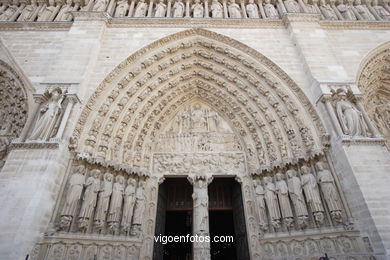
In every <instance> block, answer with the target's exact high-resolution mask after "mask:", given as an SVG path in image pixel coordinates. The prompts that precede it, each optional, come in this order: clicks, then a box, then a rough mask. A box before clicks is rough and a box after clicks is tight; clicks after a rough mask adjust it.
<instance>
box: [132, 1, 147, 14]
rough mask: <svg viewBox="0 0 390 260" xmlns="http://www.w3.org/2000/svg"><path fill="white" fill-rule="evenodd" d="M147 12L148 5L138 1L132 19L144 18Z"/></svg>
mask: <svg viewBox="0 0 390 260" xmlns="http://www.w3.org/2000/svg"><path fill="white" fill-rule="evenodd" d="M147 10H148V4H147V3H145V0H140V1H139V2H138V4H137V7H136V8H135V12H134V17H145V16H146V11H147Z"/></svg>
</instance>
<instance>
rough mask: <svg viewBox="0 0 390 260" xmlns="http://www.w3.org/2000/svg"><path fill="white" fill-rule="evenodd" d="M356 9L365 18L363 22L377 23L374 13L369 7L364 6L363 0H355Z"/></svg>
mask: <svg viewBox="0 0 390 260" xmlns="http://www.w3.org/2000/svg"><path fill="white" fill-rule="evenodd" d="M355 9H356V11H357V12H358V13H359V14H360V16H361V17H362V18H363V20H371V21H375V17H374V16H373V15H372V13H370V11H369V10H368V8H367V6H365V5H362V1H361V0H355Z"/></svg>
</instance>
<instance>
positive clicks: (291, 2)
mask: <svg viewBox="0 0 390 260" xmlns="http://www.w3.org/2000/svg"><path fill="white" fill-rule="evenodd" d="M284 6H285V7H286V10H287V12H288V13H299V12H301V8H300V6H299V4H298V3H297V1H295V0H286V1H284Z"/></svg>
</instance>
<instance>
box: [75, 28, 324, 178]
mask: <svg viewBox="0 0 390 260" xmlns="http://www.w3.org/2000/svg"><path fill="white" fill-rule="evenodd" d="M194 99H197V100H201V101H202V102H204V103H205V104H208V105H209V106H210V107H212V108H213V109H214V110H215V111H216V112H217V113H218V115H219V116H221V117H222V118H223V119H224V121H226V122H227V124H229V127H230V128H231V129H232V131H233V132H234V134H235V135H236V136H237V137H239V139H240V143H241V145H242V147H243V149H244V150H245V152H246V153H247V154H248V164H249V165H250V169H251V170H252V171H255V170H257V169H259V168H260V166H261V167H263V168H262V169H269V168H272V167H274V166H279V165H281V164H286V163H290V162H293V161H297V160H299V159H305V158H306V159H307V158H310V157H312V156H315V155H316V154H318V153H321V151H322V144H321V140H320V137H321V136H322V135H323V134H324V133H325V130H324V128H323V127H322V125H321V122H320V119H319V117H318V115H317V114H316V112H315V110H314V108H313V107H312V105H311V104H310V102H309V100H308V99H307V98H306V96H305V95H304V94H303V92H302V91H301V90H300V88H299V87H298V86H297V85H296V84H295V83H294V82H293V81H292V80H291V79H290V78H289V77H288V76H287V75H286V74H285V73H284V72H282V71H281V69H280V68H279V67H277V66H276V65H275V64H274V63H272V62H271V61H270V60H268V59H267V58H265V57H264V56H262V55H261V54H259V53H257V52H256V51H254V50H252V49H250V48H249V47H247V46H245V45H243V44H241V43H239V42H237V41H234V40H232V39H230V38H227V37H224V36H221V35H219V34H216V33H212V32H209V31H206V30H202V29H196V30H189V31H184V32H181V33H177V34H174V35H172V36H169V37H166V38H164V39H161V40H159V41H157V42H155V43H153V44H151V45H149V46H147V47H145V48H143V49H141V50H140V51H138V52H137V53H135V54H134V55H132V56H130V57H129V58H128V59H126V60H125V61H124V62H122V63H121V64H120V65H118V67H117V68H116V69H115V70H114V71H113V72H111V73H110V74H109V75H108V76H107V78H106V79H105V80H104V82H103V83H102V84H101V85H100V86H99V87H98V88H97V90H96V91H95V93H94V94H93V95H92V96H91V97H90V99H89V101H88V103H87V105H86V106H85V108H84V110H83V111H82V114H81V116H80V119H79V121H78V123H77V126H76V128H75V130H74V139H73V141H74V142H73V147H74V148H75V150H76V152H79V153H82V154H84V155H86V156H87V157H90V158H98V159H100V160H105V161H114V162H117V163H119V164H127V165H134V166H140V167H142V168H144V169H148V168H149V161H150V159H151V152H152V144H154V143H156V142H157V139H158V138H159V135H160V134H161V133H162V130H163V129H165V126H166V125H167V124H168V123H169V122H171V120H172V118H173V117H174V115H176V114H177V112H178V111H179V110H180V108H183V107H185V106H186V104H188V103H189V102H191V101H192V100H194Z"/></svg>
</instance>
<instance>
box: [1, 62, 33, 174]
mask: <svg viewBox="0 0 390 260" xmlns="http://www.w3.org/2000/svg"><path fill="white" fill-rule="evenodd" d="M26 120H27V95H26V92H25V90H24V88H23V83H22V80H21V78H20V77H19V76H18V75H17V74H16V72H15V71H14V70H13V69H12V68H11V67H10V66H9V65H7V64H6V63H5V62H3V61H0V122H1V123H0V169H1V167H2V166H3V164H4V159H5V156H6V155H7V149H8V145H9V144H10V142H11V140H12V139H13V138H16V137H18V136H19V135H20V133H21V131H22V129H23V127H24V125H25V123H26Z"/></svg>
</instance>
